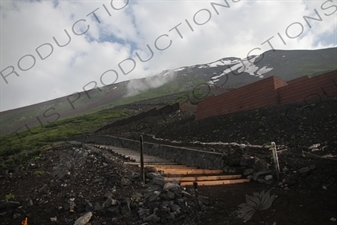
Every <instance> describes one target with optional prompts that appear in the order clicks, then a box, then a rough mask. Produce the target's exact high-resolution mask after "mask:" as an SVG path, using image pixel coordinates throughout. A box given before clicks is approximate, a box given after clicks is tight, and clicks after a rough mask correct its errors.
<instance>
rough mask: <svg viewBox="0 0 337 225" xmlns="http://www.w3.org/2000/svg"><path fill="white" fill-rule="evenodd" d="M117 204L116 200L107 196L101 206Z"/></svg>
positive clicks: (107, 206)
mask: <svg viewBox="0 0 337 225" xmlns="http://www.w3.org/2000/svg"><path fill="white" fill-rule="evenodd" d="M113 205H117V201H116V200H115V199H112V198H107V199H106V200H105V202H104V203H103V208H109V207H110V206H113Z"/></svg>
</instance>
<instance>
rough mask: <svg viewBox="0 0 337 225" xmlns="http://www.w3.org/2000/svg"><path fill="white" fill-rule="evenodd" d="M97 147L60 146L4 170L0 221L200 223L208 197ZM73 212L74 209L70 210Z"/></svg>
mask: <svg viewBox="0 0 337 225" xmlns="http://www.w3.org/2000/svg"><path fill="white" fill-rule="evenodd" d="M146 179H147V182H146V184H145V185H144V184H143V183H142V182H141V178H140V176H139V169H138V167H135V166H130V165H125V164H123V161H122V160H121V159H120V158H118V157H117V156H115V155H112V154H111V153H109V152H107V151H104V150H100V149H96V148H93V147H83V146H80V145H74V144H65V143H63V144H57V145H54V147H51V148H50V149H49V150H48V151H46V152H45V153H44V154H43V155H41V156H40V157H37V158H35V159H32V160H31V161H30V162H27V164H25V165H23V166H22V167H20V168H14V167H13V168H8V169H6V170H4V171H2V174H1V179H0V183H1V196H0V198H1V199H2V200H1V202H0V216H1V217H0V218H1V220H0V224H21V221H23V220H24V219H25V218H26V217H27V218H28V224H30V225H31V224H77V225H79V224H87V223H86V222H88V221H89V220H90V222H89V223H88V224H144V225H145V224H196V223H197V222H198V221H199V218H201V217H202V214H203V213H204V212H205V211H206V209H207V205H205V204H206V203H207V201H206V200H207V197H205V196H202V195H199V196H198V198H196V197H195V195H194V189H193V188H192V189H190V188H188V189H186V188H181V187H180V186H179V185H178V184H177V183H172V182H164V179H163V177H162V176H161V174H160V173H158V172H156V171H155V170H150V169H149V170H147V173H146ZM71 210H73V211H71Z"/></svg>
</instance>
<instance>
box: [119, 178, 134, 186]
mask: <svg viewBox="0 0 337 225" xmlns="http://www.w3.org/2000/svg"><path fill="white" fill-rule="evenodd" d="M121 184H122V186H129V185H131V184H132V182H131V181H130V180H129V179H128V178H122V179H121Z"/></svg>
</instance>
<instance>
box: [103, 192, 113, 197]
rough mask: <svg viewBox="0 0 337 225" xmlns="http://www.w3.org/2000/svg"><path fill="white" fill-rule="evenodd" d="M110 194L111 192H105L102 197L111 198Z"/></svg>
mask: <svg viewBox="0 0 337 225" xmlns="http://www.w3.org/2000/svg"><path fill="white" fill-rule="evenodd" d="M112 196H113V195H112V193H111V192H109V191H108V192H106V193H105V194H104V197H106V198H112Z"/></svg>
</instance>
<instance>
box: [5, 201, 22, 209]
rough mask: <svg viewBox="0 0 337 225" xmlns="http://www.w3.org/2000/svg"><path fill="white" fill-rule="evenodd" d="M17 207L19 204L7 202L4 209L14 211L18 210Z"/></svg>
mask: <svg viewBox="0 0 337 225" xmlns="http://www.w3.org/2000/svg"><path fill="white" fill-rule="evenodd" d="M19 206H21V204H20V202H16V201H8V202H6V203H5V208H10V209H15V208H18V207H19ZM1 208H2V207H1Z"/></svg>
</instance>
